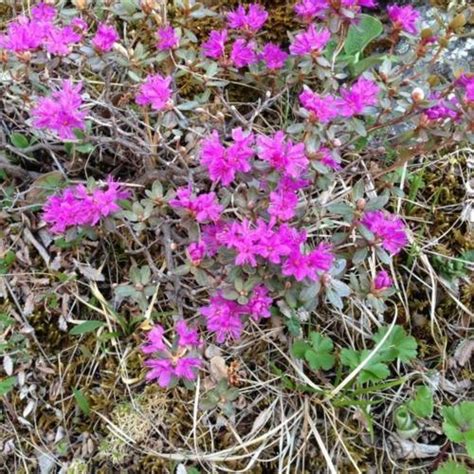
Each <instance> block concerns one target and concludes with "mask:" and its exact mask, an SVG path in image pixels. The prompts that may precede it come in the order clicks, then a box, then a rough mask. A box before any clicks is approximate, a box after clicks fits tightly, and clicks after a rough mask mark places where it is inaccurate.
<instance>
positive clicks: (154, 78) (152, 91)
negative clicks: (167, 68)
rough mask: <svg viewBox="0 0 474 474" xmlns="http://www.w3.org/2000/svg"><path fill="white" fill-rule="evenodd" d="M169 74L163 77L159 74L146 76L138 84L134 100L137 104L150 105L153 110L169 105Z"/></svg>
mask: <svg viewBox="0 0 474 474" xmlns="http://www.w3.org/2000/svg"><path fill="white" fill-rule="evenodd" d="M172 79H173V78H172V77H171V76H167V77H163V76H161V75H160V74H154V75H150V76H147V78H146V79H145V82H144V83H143V84H142V85H141V86H140V89H139V91H138V94H137V96H136V98H135V101H136V103H137V104H138V105H142V106H145V105H150V106H151V108H152V109H154V110H158V111H161V110H164V109H166V108H168V107H169V106H170V102H171V94H172V90H171V88H170V87H169V85H170V83H171V81H172Z"/></svg>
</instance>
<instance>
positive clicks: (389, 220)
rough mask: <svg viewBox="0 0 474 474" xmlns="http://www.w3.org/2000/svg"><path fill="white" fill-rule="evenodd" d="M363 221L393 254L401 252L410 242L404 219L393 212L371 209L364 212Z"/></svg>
mask: <svg viewBox="0 0 474 474" xmlns="http://www.w3.org/2000/svg"><path fill="white" fill-rule="evenodd" d="M361 222H362V224H363V225H364V226H365V227H367V229H369V230H370V232H372V233H373V234H374V235H375V237H376V239H377V240H378V241H380V243H381V244H382V247H383V248H384V249H385V250H387V252H390V253H391V254H392V255H396V254H397V253H399V252H400V250H401V249H402V248H403V247H405V245H407V243H408V237H407V233H406V229H405V225H404V224H403V221H402V220H401V219H400V218H399V217H397V216H395V215H393V214H390V213H388V212H384V211H369V212H366V213H365V214H364V217H363V219H362V221H361Z"/></svg>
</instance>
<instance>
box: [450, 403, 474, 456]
mask: <svg viewBox="0 0 474 474" xmlns="http://www.w3.org/2000/svg"><path fill="white" fill-rule="evenodd" d="M442 414H443V431H444V434H445V435H446V436H447V438H448V439H449V440H450V441H453V442H454V443H459V444H462V445H464V446H465V448H466V451H467V454H468V455H469V456H470V457H471V458H473V459H474V402H462V403H460V404H459V405H454V406H451V407H448V406H445V407H443V409H442Z"/></svg>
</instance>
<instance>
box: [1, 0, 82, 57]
mask: <svg viewBox="0 0 474 474" xmlns="http://www.w3.org/2000/svg"><path fill="white" fill-rule="evenodd" d="M56 15H57V11H56V9H55V8H54V7H53V6H51V5H48V4H46V3H38V4H37V5H36V6H35V7H33V8H32V9H31V18H28V17H27V16H25V15H20V16H18V17H17V18H16V19H15V20H14V21H13V22H11V23H10V24H9V25H8V28H7V31H6V34H4V35H0V48H3V49H6V50H7V51H11V52H13V53H17V54H21V53H25V52H32V51H36V50H40V49H43V50H44V51H46V52H48V53H49V54H53V55H57V56H66V55H68V54H69V53H70V52H71V50H72V47H73V45H75V44H77V43H79V42H80V41H81V40H82V38H83V33H84V32H85V31H86V30H87V24H86V23H85V22H84V21H83V20H82V19H81V18H79V17H76V18H74V19H73V20H72V21H71V22H70V24H69V25H66V26H59V25H56V24H55V19H56Z"/></svg>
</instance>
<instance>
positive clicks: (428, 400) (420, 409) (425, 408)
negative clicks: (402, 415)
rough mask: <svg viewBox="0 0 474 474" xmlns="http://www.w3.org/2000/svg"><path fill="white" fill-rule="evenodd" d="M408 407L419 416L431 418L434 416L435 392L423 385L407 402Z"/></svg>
mask: <svg viewBox="0 0 474 474" xmlns="http://www.w3.org/2000/svg"><path fill="white" fill-rule="evenodd" d="M407 407H408V409H409V410H410V411H411V412H412V413H413V414H414V415H415V416H418V417H419V418H431V417H432V416H433V407H434V403H433V394H432V393H431V390H430V389H429V388H428V387H426V386H425V385H422V386H421V387H418V388H417V390H416V394H415V397H414V398H413V400H410V401H409V402H408V403H407Z"/></svg>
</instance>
